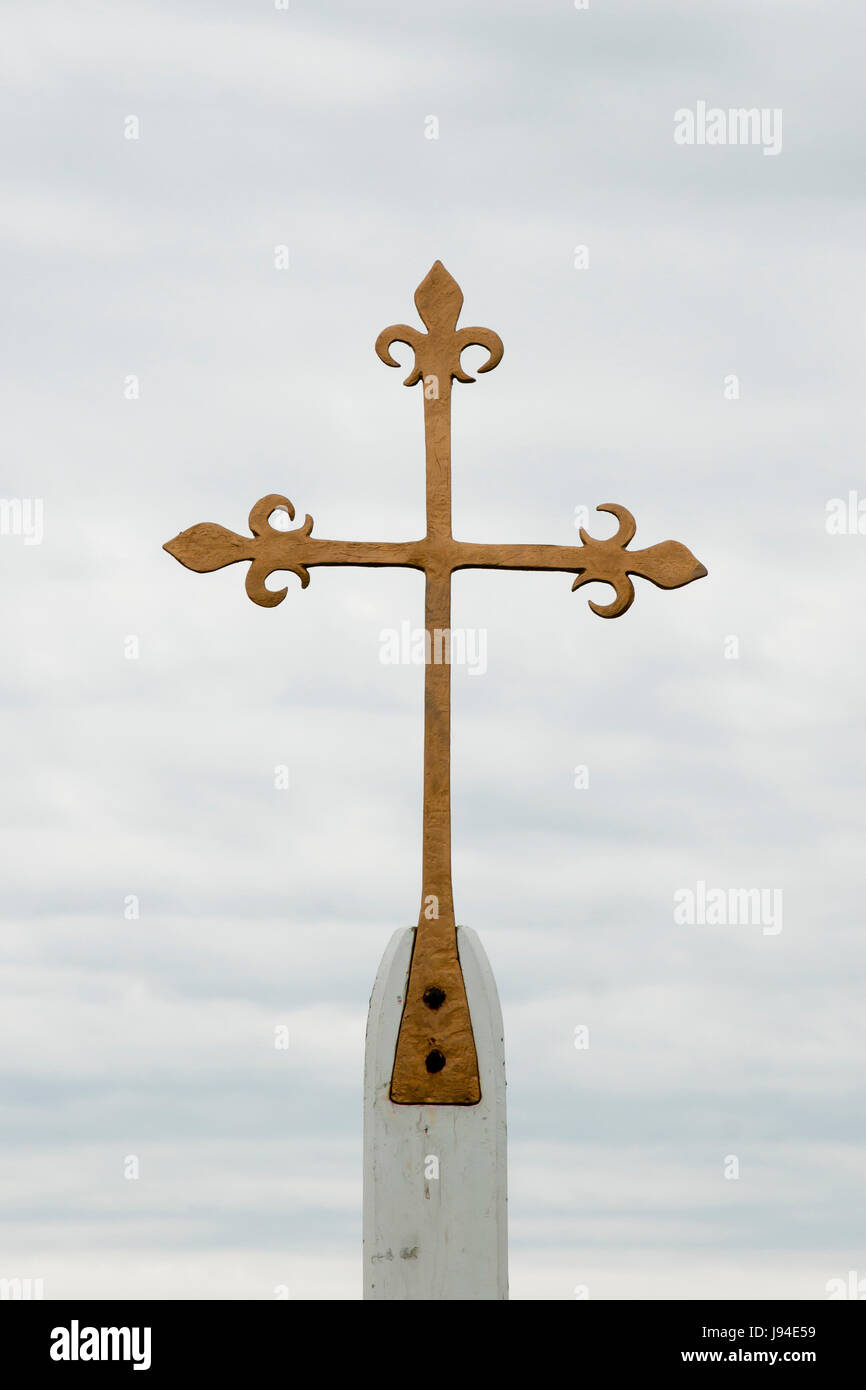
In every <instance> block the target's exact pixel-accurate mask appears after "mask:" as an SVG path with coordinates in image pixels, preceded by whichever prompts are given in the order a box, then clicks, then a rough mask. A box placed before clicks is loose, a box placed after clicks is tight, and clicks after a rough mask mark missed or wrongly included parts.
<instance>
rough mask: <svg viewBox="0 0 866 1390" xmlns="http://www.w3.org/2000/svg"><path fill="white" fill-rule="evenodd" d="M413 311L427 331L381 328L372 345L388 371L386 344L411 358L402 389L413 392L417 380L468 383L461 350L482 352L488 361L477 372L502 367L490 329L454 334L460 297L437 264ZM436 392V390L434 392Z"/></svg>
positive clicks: (417, 295) (391, 362)
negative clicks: (405, 349) (411, 354)
mask: <svg viewBox="0 0 866 1390" xmlns="http://www.w3.org/2000/svg"><path fill="white" fill-rule="evenodd" d="M415 308H416V309H417V310H418V313H419V315H420V318H421V322H422V323H423V324H424V326H425V328H426V329H427V332H426V333H419V332H418V329H417V328H411V327H410V326H409V324H406V323H395V324H392V325H391V327H390V328H383V329H382V332H381V333H380V334H379V336H378V338H377V339H376V352H377V354H378V355H379V357H380V358H381V359H382V361H383V362H384V363H385V364H386V366H388V367H399V365H400V363H399V362H396V361H395V360H394V358H393V357H392V356H391V353H390V351H389V348H390V347H391V345H392V343H406V345H407V346H408V347H411V348H412V350H413V352H414V353H415V365H414V368H413V370H412V371H411V372H410V373H409V375H408V376H407V378H406V380H405V381H404V382H403V385H404V386H415V385H417V383H418V382H419V381H421V379H422V378H427V377H437V378H439V380H440V381H447V382H448V383H449V384H450V381H451V379H452V377H453V379H454V380H455V381H465V382H470V381H474V380H475V378H474V376H469V375H468V373H466V372H464V371H463V369H462V367H461V366H460V354H461V353H462V352H463V349H464V348H467V347H484V348H486V349H487V351H488V353H489V356H488V359H487V361H486V362H485V363H484V365H483V367H479V368H478V371H479V373H481V372H492V371H493V368H494V367H496V366H498V365H499V363H500V362H501V361H502V353H503V347H502V339H501V338H500V337H499V334H498V333H494V332H493V330H492V329H490V328H458V327H457V320H458V318H459V317H460V310H461V309H462V308H463V291H462V290H461V288H460V286H459V285H458V283H457V281H456V280H455V279H454V277H453V275H449V273H448V271H447V270H446V269H445V267H444V265H443V264H442V262H441V261H434V262H433V264H432V266H431V267H430V269H429V270H428V272H427V274H426V275H425V276H424V279H423V280H422V281H421V283H420V285H419V286H418V288H417V290H416V291H415ZM440 389H441V388H440Z"/></svg>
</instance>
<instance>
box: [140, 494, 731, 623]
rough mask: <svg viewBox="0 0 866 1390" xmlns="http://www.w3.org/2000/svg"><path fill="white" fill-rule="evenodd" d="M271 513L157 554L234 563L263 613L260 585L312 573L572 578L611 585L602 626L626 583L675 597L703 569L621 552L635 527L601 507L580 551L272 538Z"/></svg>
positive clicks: (437, 539) (662, 555) (664, 550)
mask: <svg viewBox="0 0 866 1390" xmlns="http://www.w3.org/2000/svg"><path fill="white" fill-rule="evenodd" d="M275 511H286V512H288V514H289V517H290V518H294V515H295V509H294V507H293V506H292V504H291V502H290V501H289V499H288V498H287V497H282V496H280V495H278V494H276V493H272V494H271V495H270V496H268V497H263V498H261V500H260V501H258V502H257V503H256V505H255V506H254V507H253V509H252V511H251V512H250V530H251V531H252V533H253V534H252V536H239V535H237V533H236V532H234V531H229V530H227V529H226V527H224V526H217V525H215V524H214V523H213V522H203V523H202V524H200V525H198V526H191V527H190V528H189V530H187V531H182V532H181V533H180V535H179V536H175V538H174V540H171V541H168V542H166V545H165V547H164V548H165V549H166V550H167V551H168V552H169V554H170V555H173V556H174V557H175V559H176V560H179V561H180V563H181V564H182V565H185V566H186V567H187V569H191V570H196V571H198V572H199V573H206V572H208V571H211V570H217V569H222V568H223V567H224V566H225V565H232V564H235V563H236V562H237V561H239V560H249V561H251V564H250V568H249V572H248V574H247V581H246V588H247V593H248V594H249V596H250V598H251V599H252V600H253V602H254V603H258V604H260V605H261V606H262V607H264V608H273V607H275V606H276V605H277V604H278V603H282V601H283V599H284V598H285V596H286V593H287V590H286V589H276V590H274V589H268V588H267V587H266V586H265V580H266V579H267V578H268V576H269V575H271V574H273V573H274V572H275V571H277V570H290V571H291V572H292V573H294V574H297V576H298V578H299V579H300V581H301V586H302V587H303V588H306V587H307V585H308V584H309V582H310V575H309V571H310V570H311V569H313V568H315V567H316V566H317V565H321V566H328V565H366V566H371V567H381V566H399V567H401V568H402V567H407V568H410V569H419V570H430V569H431V568H435V569H436V571H437V573H439V574H440V575H446V574H449V573H451V572H453V571H454V570H461V569H513V570H549V571H558V572H561V573H566V574H574V575H576V576H577V577H576V578H575V581H574V584H573V585H572V588H573V589H578V588H580V587H581V585H583V584H589V583H592V582H593V581H600V582H602V583H606V584H610V585H612V587H613V588H614V590H615V593H616V598H615V599H614V600H613V602H612V603H608V604H597V603H593V602H590V607H591V608H592V610H593V611H594V612H595V613H598V614H599V615H600V616H601V617H603V618H616V617H619V615H620V614H622V613H624V612H625V611H626V609H628V608H629V607H630V606H631V604H632V602H633V600H634V585H633V584H632V582H631V578H630V576H631V575H640V576H641V578H643V579H648V580H649V581H650V582H651V583H652V584H656V585H657V586H658V587H659V588H661V589H677V588H679V587H680V586H681V585H683V584H690V583H691V582H692V580H694V579H700V578H702V577H703V576H704V575H705V574H706V570H705V568H704V566H703V565H702V564H700V563H699V561H697V560H696V559H695V557H694V555H693V554H692V552H691V551H690V550H689V549H688V548H687V547H686V546H684V545H681V544H680V543H679V541H662V542H661V544H659V545H653V546H650V547H649V548H648V549H646V550H628V549H626V547H627V545H628V542H629V541H630V540H631V538H632V536H633V535H634V532H635V522H634V518H633V516H632V515H631V513H630V512H628V511H626V509H625V507H620V506H617V505H616V504H615V503H606V504H604V505H603V506H601V507H599V508H598V511H607V512H611V513H612V514H613V515H614V516H615V517H616V518H617V520H618V522H619V529H618V531H617V533H616V535H615V536H611V537H610V538H609V539H606V540H594V539H593V537H592V536H588V535H587V533H586V532H585V531H584V530H583V528H581V531H580V537H581V540H582V542H583V544H582V545H484V544H478V543H475V542H471V541H456V540H454V539H452V537H451V536H450V535H449V536H438V535H436V536H427V537H425V538H424V539H422V540H417V541H331V540H325V539H321V538H319V537H318V536H313V535H312V534H311V532H312V529H313V521H312V518H311V517H310V516H307V517H306V518H305V519H304V521H303V523H302V525H300V526H297V527H295V528H294V530H290V531H282V530H277V529H276V528H275V527H273V526H271V524H270V520H269V518H270V516H271V515H272V513H273V512H275Z"/></svg>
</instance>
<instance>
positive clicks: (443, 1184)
mask: <svg viewBox="0 0 866 1390" xmlns="http://www.w3.org/2000/svg"><path fill="white" fill-rule="evenodd" d="M414 935H415V932H414V928H409V929H406V930H403V931H398V932H395V933H394V935H393V936H392V938H391V940H390V942H389V944H388V949H387V950H386V952H385V954H384V956H383V958H382V963H381V965H380V966H379V973H378V975H377V976H376V983H375V985H374V986H373V993H372V996H371V998H370V1013H369V1016H368V1020H367V1054H366V1065H365V1072H364V1297H365V1299H393V1300H404V1301H405V1300H407V1299H463V1300H470V1299H503V1298H507V1297H508V1229H507V1218H506V1150H505V1049H504V1043H503V1033H502V1013H501V1010H500V1007H499V996H498V995H497V993H496V984H495V982H494V979H493V972H492V971H491V969H490V963H489V961H488V960H487V956H486V955H485V953H484V949H483V947H482V945H481V942H480V941H479V939H478V937H477V935H476V933H475V932H474V931H472V930H471V929H470V928H469V927H458V928H457V945H458V950H459V953H460V964H461V966H462V969H463V977H464V979H465V982H466V993H467V996H468V999H469V1012H470V1016H471V1018H472V1029H473V1032H474V1034H475V1046H476V1049H477V1052H478V1068H479V1072H480V1076H481V1100H480V1101H479V1103H478V1105H430V1106H426V1105H424V1106H422V1105H394V1104H393V1103H392V1101H391V1100H390V1098H389V1096H388V1090H389V1087H390V1082H391V1068H392V1066H393V1064H394V1051H395V1047H396V1043H397V1030H398V1028H399V1026H400V1016H401V1014H402V1011H403V999H404V991H405V988H406V981H407V978H408V973H409V960H410V957H411V953H412V941H413V938H414ZM436 1172H438V1177H437V1176H435V1174H436Z"/></svg>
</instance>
